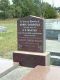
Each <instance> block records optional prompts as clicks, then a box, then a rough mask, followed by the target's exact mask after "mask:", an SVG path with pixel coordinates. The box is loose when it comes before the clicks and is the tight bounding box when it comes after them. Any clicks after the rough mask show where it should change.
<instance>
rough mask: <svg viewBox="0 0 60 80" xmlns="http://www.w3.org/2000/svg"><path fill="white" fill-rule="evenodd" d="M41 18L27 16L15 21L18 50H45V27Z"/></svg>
mask: <svg viewBox="0 0 60 80" xmlns="http://www.w3.org/2000/svg"><path fill="white" fill-rule="evenodd" d="M43 24H44V22H43V19H41V18H39V17H35V16H27V17H24V18H20V19H19V20H18V21H17V38H18V50H20V51H31V52H42V53H43V52H45V29H44V25H43Z"/></svg>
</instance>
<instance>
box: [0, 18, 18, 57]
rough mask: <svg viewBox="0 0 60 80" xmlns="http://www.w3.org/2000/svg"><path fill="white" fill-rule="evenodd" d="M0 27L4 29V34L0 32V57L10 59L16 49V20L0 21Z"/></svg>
mask: <svg viewBox="0 0 60 80" xmlns="http://www.w3.org/2000/svg"><path fill="white" fill-rule="evenodd" d="M0 26H4V27H6V31H5V32H0V57H3V58H12V53H13V51H14V50H16V49H17V38H16V37H17V31H16V30H17V19H6V20H0Z"/></svg>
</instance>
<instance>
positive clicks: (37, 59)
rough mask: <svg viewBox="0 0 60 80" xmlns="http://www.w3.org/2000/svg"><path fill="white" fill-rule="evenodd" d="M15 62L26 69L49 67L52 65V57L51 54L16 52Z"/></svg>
mask: <svg viewBox="0 0 60 80" xmlns="http://www.w3.org/2000/svg"><path fill="white" fill-rule="evenodd" d="M13 61H14V62H19V63H20V65H21V66H26V67H35V66H37V65H43V66H48V65H49V64H50V55H49V53H36V52H26V51H14V52H13Z"/></svg>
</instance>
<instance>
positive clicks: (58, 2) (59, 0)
mask: <svg viewBox="0 0 60 80" xmlns="http://www.w3.org/2000/svg"><path fill="white" fill-rule="evenodd" d="M10 1H11V2H12V0H10ZM43 1H44V2H48V3H49V4H51V5H54V6H55V7H60V0H43Z"/></svg>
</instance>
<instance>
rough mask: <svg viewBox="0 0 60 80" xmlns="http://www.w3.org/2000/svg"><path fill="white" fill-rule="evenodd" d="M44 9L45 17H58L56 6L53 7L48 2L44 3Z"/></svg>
mask: <svg viewBox="0 0 60 80" xmlns="http://www.w3.org/2000/svg"><path fill="white" fill-rule="evenodd" d="M42 10H43V16H44V18H56V17H57V13H56V10H55V8H53V7H51V5H49V4H48V3H43V6H42Z"/></svg>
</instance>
